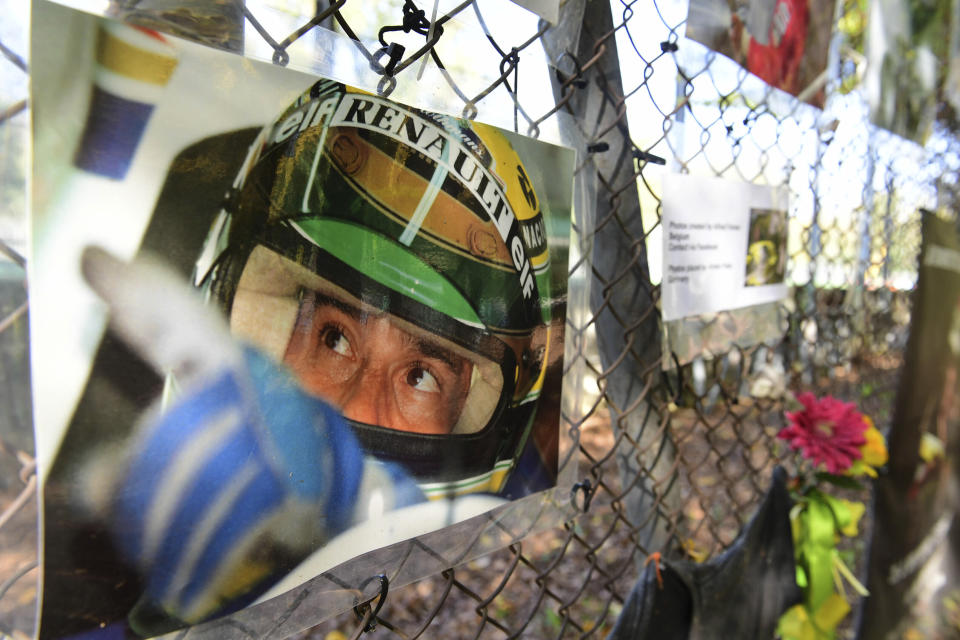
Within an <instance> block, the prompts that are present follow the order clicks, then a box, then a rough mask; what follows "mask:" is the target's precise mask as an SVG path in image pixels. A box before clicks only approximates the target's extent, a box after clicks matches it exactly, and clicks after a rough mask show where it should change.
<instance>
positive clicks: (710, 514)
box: [0, 0, 960, 640]
mask: <svg viewBox="0 0 960 640" xmlns="http://www.w3.org/2000/svg"><path fill="white" fill-rule="evenodd" d="M499 2H501V3H502V2H505V0H499ZM686 8H687V7H686V2H683V0H677V1H673V0H649V1H648V2H643V3H641V2H625V1H616V0H615V1H614V2H612V3H607V2H604V1H600V0H593V1H590V2H587V1H586V0H568V1H567V2H565V3H564V4H563V6H562V7H561V8H560V15H559V20H558V21H557V22H556V24H551V23H549V22H547V21H545V20H541V21H539V22H533V23H531V25H532V26H531V28H530V30H529V32H526V33H519V32H518V31H517V28H516V26H515V25H508V24H507V23H506V22H505V21H504V19H503V18H502V17H501V15H500V11H501V7H500V4H499V3H498V2H492V1H491V2H481V1H480V0H466V1H464V2H461V3H458V4H454V3H451V2H438V3H437V4H436V5H434V6H431V5H430V3H428V2H426V0H418V1H416V2H415V1H414V0H405V1H403V2H400V1H394V2H391V3H386V4H384V3H378V4H377V9H376V11H373V10H372V9H371V8H370V3H363V2H360V1H359V0H336V1H331V2H329V3H328V2H327V0H317V2H316V3H312V2H306V3H303V2H300V3H298V2H293V1H287V2H281V1H280V0H274V1H272V2H267V1H264V2H254V1H253V0H247V2H246V4H244V3H243V2H242V1H240V0H237V1H234V0H219V1H217V2H198V1H197V0H113V2H112V3H111V5H110V9H109V10H108V14H109V15H112V16H114V17H118V18H120V19H123V20H127V21H129V22H131V23H134V24H138V25H141V26H147V27H152V28H156V29H158V30H160V31H163V32H167V33H171V34H174V35H178V36H182V37H187V38H191V39H193V40H196V41H200V42H203V43H206V44H210V45H212V46H217V47H221V48H225V49H231V50H235V51H239V50H242V49H246V50H247V51H250V50H251V49H252V48H256V47H259V49H258V50H260V51H267V52H268V53H269V57H270V58H272V60H273V62H274V63H276V64H278V65H288V64H290V61H291V55H290V52H291V51H292V50H293V49H295V48H297V47H305V48H306V49H307V50H309V48H310V46H311V42H312V41H311V38H312V37H313V36H312V34H314V33H315V32H316V30H318V29H331V30H333V31H336V32H338V33H340V34H343V35H345V36H346V37H348V38H350V39H351V40H352V41H353V43H354V46H355V47H356V51H357V52H358V53H359V55H360V56H361V57H362V59H363V60H365V62H366V64H368V65H369V66H370V69H371V70H372V71H373V72H375V73H376V74H377V75H378V76H379V80H378V85H377V86H378V89H379V91H380V93H381V94H384V95H389V94H391V93H393V92H394V90H397V91H398V93H397V94H395V95H394V97H397V95H400V93H401V92H402V91H401V90H402V88H403V86H405V85H410V84H415V82H414V81H413V80H412V78H413V77H414V76H416V74H417V73H418V71H419V69H420V68H421V67H422V66H423V64H424V59H425V58H426V59H429V60H430V62H431V63H432V65H434V66H435V67H436V68H437V69H439V70H440V72H441V74H442V76H443V79H444V81H445V82H446V84H447V86H448V88H449V92H450V93H451V94H453V95H455V96H456V100H458V101H459V102H457V104H458V105H459V106H460V107H462V108H461V114H462V115H463V116H465V117H467V118H474V117H478V118H480V119H484V118H485V117H486V118H490V117H491V116H490V114H494V115H496V118H493V119H495V120H497V121H498V122H497V123H498V124H499V123H503V122H504V121H512V123H513V128H514V129H516V130H517V131H518V132H519V133H521V134H525V135H530V136H534V137H537V136H539V135H540V134H541V130H542V129H543V128H544V127H546V126H548V125H549V123H550V122H551V119H552V118H554V119H555V118H556V117H557V114H564V116H563V117H565V118H568V119H569V121H571V122H573V123H575V126H574V127H573V129H572V131H573V134H572V137H569V136H568V139H566V140H565V142H566V143H567V144H571V145H573V146H575V147H576V148H577V152H578V164H577V172H578V177H579V178H580V179H582V180H583V184H585V185H587V186H588V190H587V193H588V195H589V196H590V201H591V202H590V204H591V206H592V207H593V209H594V211H595V215H594V219H592V220H589V219H586V218H582V217H578V218H577V220H576V223H575V231H576V234H577V238H578V239H579V240H578V241H579V243H580V251H579V253H576V252H575V253H576V255H575V259H574V260H572V261H571V264H570V279H571V281H573V280H576V279H580V280H582V281H588V282H589V283H590V300H589V304H588V305H584V307H583V308H582V309H577V308H576V307H575V306H574V305H573V304H571V308H570V317H569V319H568V330H567V339H568V341H569V342H570V345H571V346H570V347H569V348H568V351H567V360H566V363H565V368H566V369H567V370H568V371H570V370H574V369H575V368H576V367H580V369H578V370H581V371H586V375H584V376H583V377H582V380H580V381H579V385H578V388H577V389H576V393H577V406H578V407H579V409H578V410H576V411H573V412H568V411H565V413H564V415H563V418H562V424H561V429H563V430H566V431H567V432H568V433H569V434H570V435H571V436H572V437H573V438H574V440H575V442H576V456H577V457H578V459H579V460H580V469H581V470H582V471H583V473H582V474H581V475H582V478H581V484H579V485H578V487H579V493H580V496H579V498H578V499H579V504H580V506H581V509H580V513H579V515H577V516H576V517H574V518H572V519H570V520H569V521H568V522H566V523H564V524H563V526H562V527H560V528H556V529H552V530H548V531H543V532H540V533H537V534H535V535H532V536H529V537H527V538H526V539H523V540H521V541H517V542H516V543H514V544H512V545H510V546H508V547H506V548H503V549H502V550H500V551H497V552H494V553H491V554H488V555H485V556H482V557H480V558H478V559H475V560H472V561H470V562H468V563H466V564H462V565H460V566H452V567H449V568H448V569H447V570H445V571H443V572H442V573H440V574H438V575H436V576H433V577H430V578H427V579H425V580H421V581H419V582H415V583H413V584H410V585H406V586H396V587H392V588H391V589H390V591H389V594H388V596H387V597H386V599H385V602H383V603H380V604H382V607H381V608H379V609H378V610H377V611H376V612H375V613H374V609H367V610H366V616H365V618H364V619H363V620H358V619H357V618H356V617H355V616H354V614H353V613H347V614H342V615H339V616H335V617H333V618H330V619H327V620H325V621H323V622H321V623H319V624H318V625H317V626H316V627H314V628H312V629H309V630H306V631H303V632H302V637H310V638H327V639H329V640H335V639H336V638H343V637H348V636H352V637H357V636H359V635H361V634H364V633H366V634H367V635H371V636H377V637H393V636H397V637H401V638H416V637H442V638H470V637H473V638H500V637H510V638H512V637H532V638H540V637H543V638H553V637H555V638H566V637H588V636H592V637H603V636H604V635H605V634H606V633H607V631H608V630H609V629H610V628H611V626H612V624H613V622H614V621H615V620H616V617H617V615H618V613H619V612H620V609H621V607H622V605H623V602H624V599H625V597H626V595H627V593H628V592H629V589H630V587H631V586H632V583H633V582H634V580H636V578H637V576H638V573H639V571H640V570H641V569H642V567H643V565H644V563H645V562H646V561H647V559H648V557H649V556H650V555H651V554H654V553H657V552H658V553H661V554H662V555H663V556H664V557H668V558H681V557H682V558H686V559H691V560H694V561H703V560H705V559H707V558H710V557H712V556H715V555H716V554H718V553H719V552H721V551H722V550H724V549H725V548H727V547H728V546H729V545H730V544H731V542H732V541H733V540H734V538H735V537H736V535H737V534H738V532H739V531H740V529H741V528H742V526H743V525H744V523H745V522H746V521H747V519H749V517H750V515H751V513H752V512H753V509H754V507H755V506H756V505H757V503H758V501H759V500H760V498H761V497H762V495H763V492H764V491H765V489H766V487H767V485H768V483H769V480H770V473H771V470H772V468H773V467H774V466H775V465H776V464H782V463H786V462H787V455H786V453H787V452H786V451H785V450H784V448H783V447H781V446H779V445H778V443H777V440H776V437H775V435H776V433H777V431H778V429H779V428H780V427H782V426H783V424H784V418H783V410H784V402H785V398H786V396H787V394H788V392H789V391H788V390H812V391H815V392H817V393H830V394H832V395H834V396H837V397H840V398H842V399H845V400H852V401H856V402H857V403H858V404H859V405H860V407H861V409H862V410H864V411H865V412H866V413H868V414H869V415H871V416H872V417H873V419H874V420H875V422H876V423H877V424H878V425H879V426H880V427H881V428H883V427H885V426H886V425H888V424H889V418H890V413H891V407H892V403H893V395H894V390H895V385H896V383H897V372H898V371H899V368H900V365H901V362H902V357H903V351H904V346H905V341H906V332H907V327H908V324H909V320H910V299H909V290H910V289H911V288H912V286H913V285H914V283H915V280H916V265H915V261H916V256H917V253H918V250H919V243H920V231H919V212H918V210H919V209H920V208H927V209H931V210H936V209H940V210H955V208H956V205H957V194H958V184H957V175H958V168H960V155H958V150H957V149H958V145H957V141H956V139H955V138H954V137H953V134H952V132H950V131H939V132H938V133H937V134H935V135H934V136H932V137H931V142H930V143H928V144H927V145H926V147H923V148H921V147H920V146H918V145H916V144H914V143H909V142H906V141H904V140H902V139H899V138H896V137H895V136H892V135H889V134H886V133H885V132H883V131H881V130H878V129H876V128H875V127H873V126H872V125H870V124H869V123H868V119H867V110H866V106H865V103H864V99H863V98H862V96H860V95H859V94H858V93H857V92H856V91H853V92H849V93H846V94H844V93H842V92H841V91H839V90H838V89H839V87H840V85H841V83H842V82H843V78H841V77H839V75H838V74H839V71H838V72H837V73H834V74H832V75H830V77H827V78H825V79H824V81H823V82H822V84H821V90H823V91H825V92H826V94H827V95H828V96H829V99H828V100H827V102H826V107H825V108H824V109H823V110H819V109H814V108H813V107H810V106H808V105H807V104H805V103H804V102H802V101H800V100H798V99H796V98H794V97H792V96H788V95H786V94H784V93H782V92H779V91H777V90H774V89H771V88H769V87H767V86H766V85H764V84H763V83H762V82H760V81H759V80H758V79H756V78H755V77H753V76H750V75H749V74H748V73H746V72H745V71H743V70H742V69H741V68H739V67H738V66H737V65H736V64H734V63H733V62H731V61H730V60H728V59H726V58H724V57H723V56H721V55H718V54H716V53H714V52H712V51H710V50H708V49H707V48H705V47H703V46H702V45H700V44H698V43H696V42H694V41H692V40H689V39H687V38H685V37H684V22H685V20H686ZM278 14H283V15H284V16H286V18H287V22H286V23H284V24H291V20H293V21H295V26H294V28H293V29H290V30H286V31H282V32H281V31H277V30H276V27H275V26H271V25H272V24H273V25H275V24H276V21H275V20H273V19H272V18H271V16H274V17H275V16H276V15H278ZM459 23H470V24H472V25H474V27H475V28H476V29H480V30H482V31H483V32H484V33H485V36H486V39H487V42H488V45H489V46H488V48H487V49H486V51H483V52H481V51H471V52H470V58H471V65H470V66H464V65H463V64H459V63H455V62H456V61H454V63H451V58H452V57H454V58H455V55H453V54H452V53H451V52H452V51H455V50H456V42H452V41H451V36H450V33H451V32H452V30H453V27H454V25H456V24H459ZM19 26H20V28H21V31H20V32H19V34H18V33H14V32H12V31H11V29H10V28H9V25H8V28H5V29H4V31H3V32H2V37H3V39H4V42H3V43H2V46H0V51H2V53H3V54H4V58H3V59H2V60H0V64H2V65H5V66H6V69H5V72H6V74H7V75H6V76H4V77H9V76H10V74H11V73H19V74H21V75H22V76H23V79H24V80H25V78H26V73H27V65H26V64H25V63H24V57H25V55H26V51H25V50H23V49H19V50H18V49H17V47H24V43H25V42H26V38H25V36H24V34H23V32H22V29H23V26H24V25H23V24H20V25H19ZM830 27H831V25H829V24H828V25H822V28H825V29H826V30H827V32H830ZM40 44H41V43H34V46H40ZM822 44H823V46H825V47H826V46H827V45H830V44H831V43H830V42H827V40H824V42H823V43H822ZM842 49H843V43H842V42H840V43H837V42H833V43H832V46H831V47H830V50H831V51H832V52H833V51H838V50H842ZM270 52H272V53H270ZM831 55H835V54H833V53H831ZM544 59H545V60H546V62H547V66H546V68H547V69H548V75H549V82H550V87H551V89H552V92H553V96H552V99H550V100H549V104H548V106H547V107H543V106H542V105H543V104H544V103H543V102H542V95H540V96H533V95H532V93H531V91H534V92H535V91H536V90H535V89H534V90H531V89H529V88H528V87H527V86H526V85H525V80H523V75H522V73H521V72H522V71H524V70H525V68H526V67H527V66H529V65H530V64H532V63H529V62H527V61H528V60H544ZM832 62H833V64H831V67H830V68H831V69H843V68H845V67H844V66H843V65H842V64H840V63H839V62H837V60H836V59H832ZM845 73H849V69H847V71H845ZM478 78H479V79H481V80H482V82H481V83H479V84H478ZM8 86H12V87H14V89H15V90H19V89H22V93H20V94H18V95H8V96H5V97H4V98H3V103H2V104H0V132H2V138H0V139H2V140H3V143H2V144H3V146H4V151H5V153H3V154H2V155H0V168H2V169H3V171H4V174H3V177H2V188H3V193H2V197H3V199H4V202H5V211H4V212H3V214H2V215H3V216H5V218H4V219H3V223H4V225H5V226H4V227H3V232H4V234H5V238H4V242H3V244H2V249H3V253H4V254H5V256H6V258H5V259H4V260H5V262H3V263H0V267H3V270H2V273H3V275H4V280H3V281H2V282H0V285H2V286H3V287H4V293H3V296H2V297H0V315H2V320H0V358H2V359H3V367H2V368H0V385H2V387H0V388H2V391H0V393H2V394H3V401H2V402H0V407H2V409H0V415H2V421H3V423H2V425H0V428H2V431H0V436H2V440H0V472H2V474H3V475H2V477H0V490H2V497H3V500H4V504H5V505H6V509H5V511H4V512H3V515H2V516H0V540H2V543H0V549H3V553H2V554H0V557H2V558H3V560H2V564H0V573H2V575H0V579H2V584H0V634H5V635H6V636H12V637H21V636H29V635H31V633H32V632H33V626H32V625H33V606H34V603H35V601H36V584H37V580H38V578H37V571H36V570H34V567H35V564H36V557H35V556H36V538H35V533H33V532H35V524H34V522H35V508H34V507H32V505H33V503H34V500H35V495H34V487H35V479H34V475H33V466H32V458H31V453H32V448H31V447H32V444H31V433H32V430H31V423H30V411H29V385H28V357H27V330H26V316H27V314H26V313H25V311H26V302H25V300H26V295H25V292H26V288H25V276H24V271H23V268H22V267H23V264H22V261H21V259H20V258H19V255H21V254H25V244H26V242H25V237H26V234H25V231H22V228H23V227H25V224H26V221H25V218H24V213H23V212H24V206H23V200H24V176H25V172H26V171H27V170H28V167H27V165H26V162H25V160H24V157H25V156H24V154H23V150H24V148H25V144H26V141H25V137H26V115H27V114H26V111H25V108H26V99H27V95H26V93H25V91H26V83H25V82H22V83H20V84H17V85H8ZM398 87H400V89H398ZM534 97H536V98H537V99H536V100H534ZM667 172H683V173H689V174H693V175H699V176H719V177H723V178H726V179H730V180H738V181H747V182H754V183H759V184H767V185H772V186H781V187H784V188H786V189H788V190H789V193H790V203H791V204H790V211H789V232H788V236H789V237H788V244H787V246H788V253H789V262H788V273H787V278H788V283H789V284H790V285H791V294H790V297H789V298H788V299H786V300H784V301H782V302H780V303H773V304H767V305H762V306H760V307H755V308H749V309H745V310H736V311H729V312H720V313H715V314H710V315H705V316H698V317H695V318H687V319H684V320H677V321H671V322H664V321H662V320H661V316H660V313H659V311H658V307H657V303H658V302H659V299H660V291H661V289H660V284H659V282H660V273H659V271H660V266H659V253H658V252H657V250H656V249H655V247H659V245H660V243H661V242H662V234H663V230H662V228H661V224H660V216H661V211H662V209H661V207H662V202H661V198H662V194H663V191H662V186H661V179H662V177H663V175H664V174H665V173H667ZM591 185H592V186H591ZM11 203H12V204H11ZM17 203H19V204H17ZM721 206H723V204H722V203H704V211H703V215H704V216H709V215H710V211H711V209H712V208H715V207H721ZM17 225H23V227H20V226H17ZM571 489H573V488H572V487H571ZM585 498H590V499H589V501H588V502H587V501H586V500H585ZM25 532H26V533H25ZM27 533H29V535H27ZM862 550H863V549H862V547H857V548H855V549H854V551H855V552H857V553H858V554H859V555H860V556H862ZM321 618H322V616H321V612H318V613H317V617H316V619H317V620H320V619H321ZM370 622H375V623H376V625H375V628H372V629H371V627H374V625H371V624H369V623H370ZM365 629H366V631H365ZM251 635H253V634H251Z"/></svg>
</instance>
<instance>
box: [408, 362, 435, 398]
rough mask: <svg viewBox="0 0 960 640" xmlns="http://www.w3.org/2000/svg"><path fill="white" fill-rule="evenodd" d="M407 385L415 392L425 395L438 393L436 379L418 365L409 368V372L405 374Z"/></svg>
mask: <svg viewBox="0 0 960 640" xmlns="http://www.w3.org/2000/svg"><path fill="white" fill-rule="evenodd" d="M407 384H408V385H410V386H411V387H413V388H414V389H416V390H417V391H422V392H425V393H437V392H438V391H440V385H439V384H438V383H437V379H436V378H434V377H433V374H432V373H430V372H429V371H427V369H426V368H425V367H423V366H421V365H418V364H417V365H414V366H412V367H410V370H409V371H408V372H407Z"/></svg>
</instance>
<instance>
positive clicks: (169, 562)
mask: <svg viewBox="0 0 960 640" xmlns="http://www.w3.org/2000/svg"><path fill="white" fill-rule="evenodd" d="M83 270H84V275H85V277H86V278H87V280H88V282H90V284H91V286H92V287H93V288H94V290H96V291H97V293H98V294H99V295H101V297H103V298H104V299H105V300H106V301H107V302H108V305H109V306H110V310H111V327H112V329H113V330H114V331H116V332H117V333H118V334H119V335H120V336H121V337H122V338H123V339H124V340H125V341H126V342H128V343H129V344H130V345H131V346H132V347H133V348H134V349H135V350H136V351H137V352H138V353H140V355H141V356H143V357H144V358H145V359H146V360H147V361H148V362H150V363H152V364H153V365H154V366H155V367H157V369H158V370H160V371H165V372H170V373H172V375H173V378H174V379H175V380H176V381H177V384H178V386H179V388H180V389H181V391H180V392H179V393H178V397H177V398H176V399H175V400H174V402H173V403H172V404H171V406H169V407H168V408H166V409H165V410H163V411H157V412H154V413H153V414H152V415H151V416H149V417H147V418H146V419H144V420H143V422H142V424H141V425H140V426H139V427H138V429H137V432H136V434H135V435H134V436H133V437H132V438H131V440H130V442H128V443H127V445H126V446H125V448H124V449H125V450H124V453H123V455H122V459H121V460H119V461H117V462H119V464H116V466H115V470H114V471H113V472H112V473H111V474H110V480H109V482H107V487H108V489H107V490H105V491H104V490H102V489H101V491H102V493H103V494H104V495H102V496H101V498H100V500H99V502H100V506H101V510H102V511H103V513H104V517H105V518H106V519H107V522H108V526H109V528H110V530H111V532H112V534H113V536H114V539H115V541H116V544H117V547H118V548H119V549H120V551H121V553H123V554H124V556H125V557H126V558H127V559H128V560H129V561H130V562H132V563H133V564H135V565H136V566H137V567H138V568H139V570H140V571H141V572H142V573H143V576H144V580H145V583H146V592H145V594H144V598H143V599H142V602H143V608H144V609H145V610H149V611H150V612H151V615H150V616H148V617H152V618H155V617H156V616H158V615H159V617H160V618H161V619H162V618H164V617H167V618H171V619H173V621H171V622H168V623H167V624H169V625H170V626H171V627H173V626H177V625H178V622H179V623H186V624H193V623H196V622H200V621H202V620H206V619H208V618H211V617H214V616H217V615H220V614H223V613H227V612H230V611H233V610H236V609H238V608H240V607H242V606H244V605H246V604H248V603H249V602H252V601H253V600H254V599H255V598H256V597H258V596H259V595H260V594H262V593H264V592H265V591H266V590H267V589H268V588H269V587H270V586H271V585H272V584H273V583H275V582H276V581H277V580H278V579H279V578H281V577H282V576H283V575H284V574H285V573H287V572H289V571H290V570H291V569H293V568H294V567H295V566H296V565H297V564H298V563H299V562H300V561H301V560H303V559H304V558H305V557H306V556H307V555H309V554H310V553H312V552H313V551H315V550H316V549H318V548H319V547H321V546H322V545H323V544H324V543H325V542H326V541H327V540H329V539H330V538H331V537H333V536H334V535H336V534H338V533H341V532H343V531H344V530H346V529H348V528H349V527H350V526H352V525H353V524H355V523H357V522H359V521H360V520H363V519H365V518H367V517H369V515H370V509H371V505H381V504H382V505H383V510H388V509H391V508H396V507H401V506H406V505H409V504H413V503H416V502H420V501H422V500H424V498H423V495H422V494H421V492H420V490H419V488H418V487H417V485H416V484H415V483H414V482H413V480H412V479H411V478H410V477H409V476H408V475H407V474H406V473H405V472H404V471H403V470H401V469H400V468H399V467H396V466H393V465H387V464H383V463H380V462H378V461H377V460H375V459H373V458H370V457H368V456H365V455H364V454H363V452H362V450H361V448H360V446H359V444H358V442H357V441H356V439H355V437H354V436H353V434H352V432H351V431H350V429H349V427H348V426H347V424H346V422H345V421H344V419H343V418H342V417H341V416H340V415H339V414H338V413H337V412H336V411H335V410H334V409H332V408H331V407H330V406H329V405H327V404H326V403H324V402H322V401H321V400H319V399H317V398H316V397H313V396H311V395H308V394H307V393H305V392H304V391H302V390H301V388H300V387H299V386H298V385H297V383H296V382H295V381H294V380H293V378H292V377H291V376H290V374H289V373H288V372H287V371H286V370H285V369H283V368H282V367H280V366H278V365H276V364H274V363H273V362H272V361H270V360H269V359H268V358H267V357H265V356H263V355H261V354H260V353H259V352H257V351H256V350H254V349H253V348H251V347H247V346H242V345H240V344H239V343H237V342H236V341H234V340H233V339H232V338H231V337H230V336H229V333H228V331H227V329H226V326H225V324H224V323H223V321H222V320H221V319H220V318H219V316H216V314H215V312H214V311H213V310H212V309H210V308H208V307H205V306H204V305H203V304H202V302H200V300H199V299H198V297H197V295H196V292H195V291H194V290H192V289H190V288H189V287H188V286H187V285H185V284H182V283H181V282H179V281H178V280H177V279H176V276H174V275H173V274H171V273H168V272H167V271H166V270H165V269H164V268H163V267H161V266H159V265H157V264H151V263H149V262H144V261H137V262H134V263H132V264H130V265H125V264H122V263H120V262H119V261H117V260H116V259H114V258H112V257H111V256H109V255H108V254H107V253H106V252H103V251H102V250H98V249H88V250H87V251H86V252H85V253H84V257H83ZM101 464H102V461H101ZM102 484H103V483H102V482H101V485H102ZM177 621H178V622H177ZM134 626H135V627H136V626H137V624H136V622H135V621H134ZM140 626H141V627H143V626H147V627H149V626H150V624H149V623H145V622H144V623H141V625H140ZM140 630H142V631H148V632H151V633H156V632H159V631H161V630H164V629H158V628H143V629H140Z"/></svg>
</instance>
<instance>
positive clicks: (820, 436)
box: [777, 392, 869, 474]
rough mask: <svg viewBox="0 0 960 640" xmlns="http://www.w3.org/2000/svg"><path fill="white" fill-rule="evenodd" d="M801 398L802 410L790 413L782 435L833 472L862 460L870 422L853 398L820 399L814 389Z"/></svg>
mask: <svg viewBox="0 0 960 640" xmlns="http://www.w3.org/2000/svg"><path fill="white" fill-rule="evenodd" d="M797 400H799V401H800V404H802V405H803V406H804V408H803V410H802V411H795V412H793V413H787V414H786V416H787V420H789V421H790V425H789V426H788V427H786V428H785V429H782V430H781V431H780V433H778V434H777V437H778V438H781V439H783V440H786V441H787V442H788V443H790V447H791V448H793V449H798V450H800V451H801V452H802V453H803V457H804V458H806V459H808V460H810V461H811V462H813V463H814V464H815V465H821V464H822V465H823V466H824V467H825V468H826V470H827V471H828V472H829V473H833V474H840V473H843V472H844V471H846V470H847V469H849V468H850V466H851V465H852V464H853V462H854V461H855V460H859V459H860V457H861V455H862V453H861V447H863V445H864V444H866V442H867V438H866V435H865V432H866V431H867V428H868V427H869V425H868V424H867V421H866V420H865V419H864V416H863V414H861V413H860V412H859V411H857V409H856V406H855V405H854V404H853V403H852V402H841V401H840V400H837V399H836V398H833V397H831V396H826V397H824V398H822V399H820V400H818V399H817V398H816V396H814V395H813V394H812V393H809V392H808V393H801V394H800V395H798V396H797Z"/></svg>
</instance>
